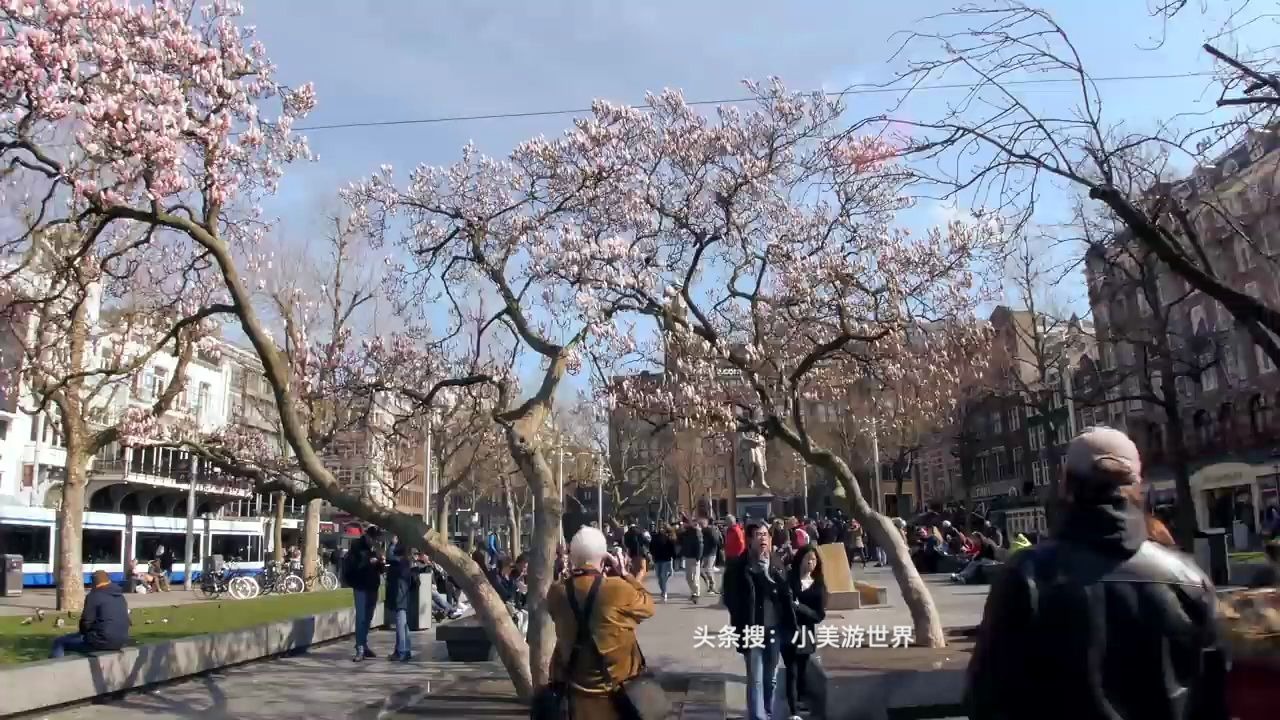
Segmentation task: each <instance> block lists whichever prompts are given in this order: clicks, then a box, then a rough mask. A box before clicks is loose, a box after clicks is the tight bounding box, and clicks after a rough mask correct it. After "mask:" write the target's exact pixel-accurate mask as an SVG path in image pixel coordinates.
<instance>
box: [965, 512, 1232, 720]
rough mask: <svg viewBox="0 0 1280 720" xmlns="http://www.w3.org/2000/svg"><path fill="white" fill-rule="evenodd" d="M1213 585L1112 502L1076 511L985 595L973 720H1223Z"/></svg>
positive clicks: (971, 698) (973, 678) (973, 671)
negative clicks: (1022, 719)
mask: <svg viewBox="0 0 1280 720" xmlns="http://www.w3.org/2000/svg"><path fill="white" fill-rule="evenodd" d="M1216 602H1217V598H1216V596H1215V593H1214V589H1213V585H1212V584H1211V583H1210V582H1209V580H1208V579H1207V578H1206V577H1205V576H1204V574H1203V573H1202V572H1201V571H1200V569H1199V568H1197V567H1196V566H1195V563H1194V562H1192V561H1191V560H1190V559H1189V558H1187V557H1185V556H1183V555H1181V554H1179V553H1176V552H1173V551H1171V550H1168V549H1166V548H1163V547H1161V546H1159V545H1157V544H1156V543H1153V542H1148V541H1147V540H1146V521H1145V518H1144V517H1143V515H1142V513H1141V511H1140V510H1138V509H1136V508H1132V507H1129V506H1127V505H1126V504H1125V502H1124V501H1123V500H1121V499H1119V498H1116V499H1114V500H1113V501H1111V502H1110V503H1109V504H1099V505H1089V506H1083V507H1080V506H1077V507H1074V508H1071V509H1070V510H1069V511H1068V512H1067V513H1066V515H1065V516H1064V518H1063V525H1062V529H1061V531H1060V532H1059V533H1057V537H1056V539H1055V540H1053V541H1050V542H1044V543H1041V544H1039V545H1036V546H1035V547H1033V548H1029V549H1027V550H1023V551H1022V552H1019V553H1017V554H1016V555H1015V556H1014V557H1013V558H1012V560H1011V562H1010V564H1009V565H1008V570H1007V571H1006V572H1005V573H1004V575H1003V577H1002V578H1001V579H1000V580H999V581H997V583H996V585H995V586H993V587H992V588H991V593H990V595H989V596H988V598H987V606H986V610H985V612H984V613H983V618H982V626H981V627H980V629H979V631H978V640H977V644H976V645H975V647H974V652H973V656H972V658H971V660H970V664H969V688H968V697H967V699H966V702H967V704H968V705H969V717H970V718H973V720H1004V719H1005V718H1032V717H1034V718H1036V719H1037V720H1058V719H1059V718H1061V719H1062V720H1067V719H1070V720H1104V719H1113V718H1123V719H1124V720H1225V719H1226V718H1227V710H1226V707H1225V702H1226V698H1225V696H1226V690H1225V674H1226V659H1225V654H1224V652H1223V648H1222V647H1221V645H1220V642H1219V639H1218V635H1217V628H1216V625H1215V622H1214V614H1215V608H1216Z"/></svg>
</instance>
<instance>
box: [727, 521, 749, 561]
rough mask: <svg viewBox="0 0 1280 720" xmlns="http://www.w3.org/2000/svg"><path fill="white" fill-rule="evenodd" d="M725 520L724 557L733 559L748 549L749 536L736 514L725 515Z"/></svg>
mask: <svg viewBox="0 0 1280 720" xmlns="http://www.w3.org/2000/svg"><path fill="white" fill-rule="evenodd" d="M724 521H725V529H724V557H725V560H732V559H734V558H736V557H738V556H739V555H741V554H742V553H744V552H746V551H747V536H746V534H745V533H743V531H742V526H741V525H739V524H738V519H737V518H735V517H734V516H732V515H725V516H724Z"/></svg>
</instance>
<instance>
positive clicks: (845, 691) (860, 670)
mask: <svg viewBox="0 0 1280 720" xmlns="http://www.w3.org/2000/svg"><path fill="white" fill-rule="evenodd" d="M972 632H973V630H972V629H971V628H957V629H953V630H948V632H947V641H948V647H945V648H936V649H935V648H923V647H910V648H889V649H880V648H874V649H873V648H862V649H845V648H823V649H820V650H818V652H817V654H816V657H817V662H811V663H810V664H809V670H808V678H807V679H808V681H809V687H810V688H811V692H812V693H813V695H814V702H815V707H817V708H821V709H822V711H823V714H822V717H823V718H825V720H896V719H897V718H950V717H957V716H958V717H963V716H964V713H963V712H962V708H961V703H962V702H963V698H964V690H965V681H966V669H967V667H968V664H969V656H970V654H971V651H972V647H973V641H972V639H970V637H969V635H970V634H971V633H972Z"/></svg>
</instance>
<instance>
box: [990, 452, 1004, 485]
mask: <svg viewBox="0 0 1280 720" xmlns="http://www.w3.org/2000/svg"><path fill="white" fill-rule="evenodd" d="M991 454H992V457H994V458H995V465H996V476H995V480H996V482H999V481H1001V480H1003V479H1004V448H1003V447H998V448H996V449H994V450H992V451H991Z"/></svg>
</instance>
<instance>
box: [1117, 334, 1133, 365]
mask: <svg viewBox="0 0 1280 720" xmlns="http://www.w3.org/2000/svg"><path fill="white" fill-rule="evenodd" d="M1135 357H1136V356H1135V355H1134V351H1133V343H1131V342H1129V341H1128V340H1125V341H1123V342H1121V343H1120V364H1122V365H1126V366H1128V365H1132V364H1133V363H1134V360H1135Z"/></svg>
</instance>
